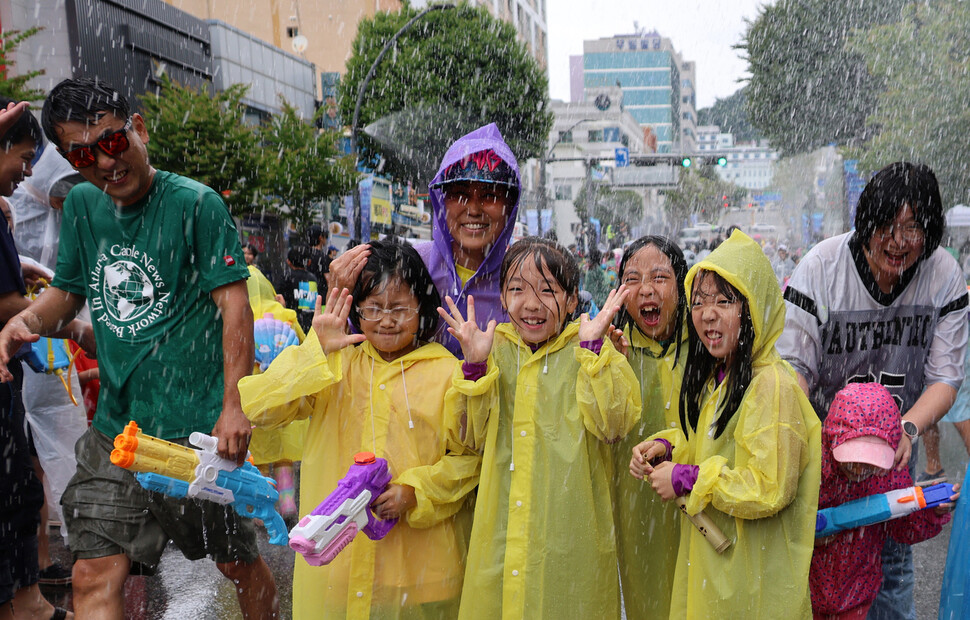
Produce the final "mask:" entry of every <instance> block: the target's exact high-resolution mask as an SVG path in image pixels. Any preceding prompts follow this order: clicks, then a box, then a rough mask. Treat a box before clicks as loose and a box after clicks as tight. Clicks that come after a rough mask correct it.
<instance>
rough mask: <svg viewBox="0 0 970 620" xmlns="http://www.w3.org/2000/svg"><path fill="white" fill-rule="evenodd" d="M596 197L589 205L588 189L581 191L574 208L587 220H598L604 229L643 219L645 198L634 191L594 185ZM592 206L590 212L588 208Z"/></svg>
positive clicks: (577, 213)
mask: <svg viewBox="0 0 970 620" xmlns="http://www.w3.org/2000/svg"><path fill="white" fill-rule="evenodd" d="M593 187H594V188H595V193H594V194H593V196H594V197H595V198H594V200H593V204H592V205H589V200H588V198H587V194H588V192H587V191H586V187H583V188H582V189H580V190H579V194H577V196H576V200H575V201H574V203H573V206H574V207H575V209H576V215H578V216H579V217H580V219H583V220H585V219H586V218H587V217H593V218H596V219H598V220H599V221H600V222H601V223H602V225H603V227H604V228H605V227H606V226H608V225H610V224H613V225H614V226H616V225H619V224H620V223H621V222H625V223H627V225H629V224H630V223H631V222H638V221H640V218H641V217H643V197H642V196H640V195H639V194H637V193H636V192H635V191H633V190H629V189H613V188H612V187H610V186H609V185H600V184H595V185H593ZM589 206H591V207H592V208H591V209H590V211H587V207H589Z"/></svg>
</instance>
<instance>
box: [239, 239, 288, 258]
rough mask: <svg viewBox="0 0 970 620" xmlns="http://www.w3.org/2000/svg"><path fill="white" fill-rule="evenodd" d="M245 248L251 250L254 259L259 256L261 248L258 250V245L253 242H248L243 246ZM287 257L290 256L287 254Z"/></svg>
mask: <svg viewBox="0 0 970 620" xmlns="http://www.w3.org/2000/svg"><path fill="white" fill-rule="evenodd" d="M243 249H244V250H249V251H250V252H251V253H252V255H253V259H254V260H255V259H257V258H259V250H257V249H256V246H255V245H253V244H252V243H247V244H246V245H244V246H243ZM287 258H289V256H287Z"/></svg>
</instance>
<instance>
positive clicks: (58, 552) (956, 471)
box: [43, 423, 967, 620]
mask: <svg viewBox="0 0 970 620" xmlns="http://www.w3.org/2000/svg"><path fill="white" fill-rule="evenodd" d="M940 430H941V442H940V443H941V450H940V451H941V456H942V461H943V466H944V468H945V469H946V471H947V473H948V475H949V480H950V482H958V481H962V479H963V475H964V470H965V469H966V466H967V452H966V449H965V448H964V446H963V442H962V441H961V440H960V436H959V435H958V434H957V432H956V430H955V429H954V428H953V426H952V425H951V424H947V423H942V424H941V425H940ZM920 448H921V451H922V449H923V447H922V446H921V447H920ZM922 465H923V459H922V455H921V463H920V471H922ZM949 537H950V526H949V525H947V526H946V527H945V528H944V530H943V532H942V533H941V534H940V535H939V536H937V537H936V538H934V539H931V540H929V541H926V542H924V543H920V544H918V545H916V546H915V547H914V548H913V556H914V562H915V567H916V595H915V596H916V611H917V617H918V618H919V619H920V620H923V619H930V618H936V616H937V613H938V610H939V604H940V584H941V583H942V578H943V568H944V565H945V562H946V552H947V544H948V542H949ZM51 538H52V540H51V546H52V553H53V555H54V557H55V559H56V560H57V561H59V562H60V563H61V564H62V565H64V566H67V565H68V564H69V563H70V554H69V552H68V551H67V549H66V548H65V547H64V545H63V543H62V540H61V538H60V536H57V534H56V533H52V537H51ZM259 547H260V551H261V553H262V554H263V558H264V559H265V560H266V562H267V564H269V567H270V570H271V571H272V572H273V575H274V576H275V577H276V586H277V589H278V591H279V596H280V617H281V618H290V617H291V616H292V606H293V605H292V603H293V591H292V579H293V557H294V551H293V550H291V549H290V548H289V547H278V546H275V545H271V544H269V542H268V540H267V537H266V534H265V532H261V533H260V541H259ZM43 591H44V594H45V595H46V596H47V597H48V599H49V600H51V602H52V603H54V604H55V605H59V606H62V607H66V608H68V609H70V608H71V593H70V589H69V588H47V587H45V588H43ZM125 602H126V613H125V617H127V618H134V619H145V620H184V619H186V618H191V619H193V620H210V619H212V620H223V619H226V620H230V619H231V620H236V619H241V618H242V614H241V613H240V612H239V605H238V603H237V602H236V595H235V592H234V590H233V587H232V584H230V583H229V581H228V580H227V579H225V578H224V577H223V576H222V574H221V573H219V571H218V570H217V569H216V567H215V564H214V563H213V562H211V561H208V560H200V561H198V562H190V561H188V560H186V559H185V558H183V557H182V554H181V553H180V552H179V551H178V549H176V548H175V547H174V546H171V545H170V546H169V548H168V549H166V551H165V554H164V555H163V556H162V561H161V564H160V565H159V569H158V574H157V575H156V576H155V577H129V578H128V581H127V583H126V585H125Z"/></svg>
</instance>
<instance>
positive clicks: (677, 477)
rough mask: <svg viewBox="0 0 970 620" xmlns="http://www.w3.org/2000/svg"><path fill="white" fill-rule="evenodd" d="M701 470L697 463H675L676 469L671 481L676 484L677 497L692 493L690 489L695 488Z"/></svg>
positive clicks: (671, 475) (672, 473)
mask: <svg viewBox="0 0 970 620" xmlns="http://www.w3.org/2000/svg"><path fill="white" fill-rule="evenodd" d="M699 471H700V467H698V466H697V465H684V464H682V463H677V464H676V465H674V471H673V472H671V474H670V482H671V484H673V485H674V494H675V495H677V497H680V496H681V495H687V494H688V493H690V490H691V489H693V488H694V483H695V482H697V472H699Z"/></svg>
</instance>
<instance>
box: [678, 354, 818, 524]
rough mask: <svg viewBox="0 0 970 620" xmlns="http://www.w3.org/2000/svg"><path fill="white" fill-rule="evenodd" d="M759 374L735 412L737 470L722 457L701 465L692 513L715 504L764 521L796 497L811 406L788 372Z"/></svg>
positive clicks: (775, 369)
mask: <svg viewBox="0 0 970 620" xmlns="http://www.w3.org/2000/svg"><path fill="white" fill-rule="evenodd" d="M755 372H756V376H755V377H754V378H753V380H752V382H751V385H750V386H749V387H748V389H747V391H746V393H745V396H744V399H743V400H742V401H741V405H740V406H739V407H738V411H737V412H735V415H736V416H739V418H738V422H737V426H736V428H735V431H734V442H735V457H734V465H733V467H728V464H727V459H726V458H725V457H723V456H720V455H715V456H711V457H709V458H707V459H704V460H703V461H701V462H700V463H697V465H698V466H699V471H698V476H697V481H696V482H695V483H694V488H693V489H692V490H691V492H690V494H689V495H688V496H687V512H688V513H689V514H692V515H693V514H697V513H698V512H700V511H701V510H703V509H704V507H705V506H707V504H712V505H713V506H714V507H715V508H716V509H718V510H720V511H721V512H724V513H726V514H729V515H732V516H734V517H737V518H740V519H761V518H764V517H770V516H772V515H774V514H776V513H778V512H779V511H781V510H782V509H783V508H785V507H786V506H788V504H790V503H791V501H792V500H793V499H794V498H795V493H796V492H797V490H798V479H799V476H800V475H801V471H802V469H804V467H805V466H806V465H807V464H808V460H809V457H810V454H809V445H808V430H809V429H807V428H806V425H805V424H804V422H803V419H804V418H803V414H802V411H803V409H804V410H808V411H811V406H810V405H809V404H808V402H807V399H806V397H805V394H804V392H802V390H801V388H799V387H798V384H797V383H796V382H795V380H794V377H792V376H791V375H790V374H789V373H786V372H785V370H784V369H783V368H780V367H778V366H777V365H772V367H769V368H764V369H762V370H761V371H760V372H759V371H757V370H756V371H755ZM803 401H804V402H803ZM698 430H700V429H698ZM704 432H706V429H705V431H704Z"/></svg>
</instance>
